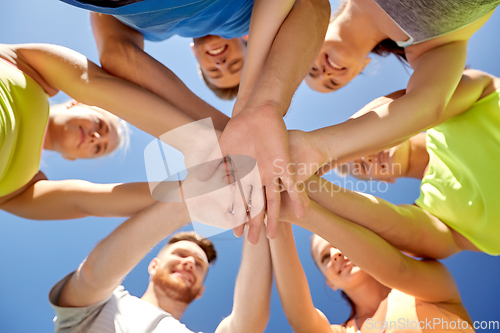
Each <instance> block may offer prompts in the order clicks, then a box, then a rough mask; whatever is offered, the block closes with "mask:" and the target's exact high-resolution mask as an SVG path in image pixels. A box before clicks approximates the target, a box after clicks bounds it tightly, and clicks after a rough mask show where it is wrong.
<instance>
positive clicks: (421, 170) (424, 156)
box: [406, 133, 429, 179]
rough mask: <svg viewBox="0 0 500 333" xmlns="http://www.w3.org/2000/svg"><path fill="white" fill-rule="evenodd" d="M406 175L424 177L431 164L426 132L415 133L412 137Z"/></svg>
mask: <svg viewBox="0 0 500 333" xmlns="http://www.w3.org/2000/svg"><path fill="white" fill-rule="evenodd" d="M408 160H409V161H408V171H407V173H406V177H410V178H417V179H422V178H424V174H425V172H426V171H427V166H428V165H429V153H428V152H427V148H426V145H425V133H420V134H418V135H415V136H414V137H412V138H411V139H410V152H409V157H408Z"/></svg>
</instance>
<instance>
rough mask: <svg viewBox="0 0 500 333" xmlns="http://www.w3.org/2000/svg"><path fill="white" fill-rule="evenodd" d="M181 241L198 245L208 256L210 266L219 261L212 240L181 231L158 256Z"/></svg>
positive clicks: (192, 232) (194, 233) (191, 232)
mask: <svg viewBox="0 0 500 333" xmlns="http://www.w3.org/2000/svg"><path fill="white" fill-rule="evenodd" d="M180 241H188V242H193V243H195V244H196V245H198V246H199V247H200V248H201V249H202V250H203V252H205V254H206V255H207V260H208V264H209V265H212V264H213V263H214V262H215V260H216V259H217V251H216V250H215V246H214V243H212V241H211V240H210V239H208V238H203V237H202V236H200V235H198V234H197V233H196V232H194V231H181V232H178V233H176V234H175V235H173V236H172V238H170V239H169V241H168V243H167V245H165V246H164V247H163V248H162V249H161V250H160V252H159V253H158V256H161V254H162V253H163V252H165V250H166V249H167V248H168V246H169V245H172V244H174V243H177V242H180Z"/></svg>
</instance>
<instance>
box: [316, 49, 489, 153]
mask: <svg viewBox="0 0 500 333" xmlns="http://www.w3.org/2000/svg"><path fill="white" fill-rule="evenodd" d="M466 49H467V43H466V42H454V43H450V44H446V45H443V46H440V47H437V48H435V49H432V50H430V51H427V52H426V53H424V54H421V55H419V57H418V59H416V60H414V61H412V62H411V64H412V67H413V69H414V73H413V74H412V76H411V78H410V81H409V83H408V87H407V89H406V94H404V95H403V96H402V97H400V98H398V99H395V100H393V101H391V102H390V103H387V104H384V105H381V106H379V107H378V108H376V109H372V110H369V111H368V110H367V111H368V112H366V113H364V114H363V115H361V116H358V117H355V118H351V119H349V120H348V121H346V122H344V123H341V124H338V125H335V126H331V127H330V128H329V129H328V130H327V129H324V130H322V131H321V135H322V136H323V139H324V140H325V142H328V144H327V147H325V148H326V150H327V155H328V158H329V160H330V161H331V160H334V159H337V162H346V161H347V160H349V159H352V158H356V157H361V156H364V155H366V153H367V152H370V151H373V149H377V150H379V151H380V150H382V149H385V148H390V147H392V146H394V145H395V144H397V143H398V142H401V141H402V140H406V139H408V138H410V137H411V136H413V135H416V134H418V133H419V132H421V131H424V130H426V129H427V128H430V127H433V126H435V125H436V124H438V123H440V122H442V121H444V120H445V119H448V118H447V117H446V116H445V113H446V111H445V110H446V109H447V108H448V106H449V104H450V100H451V99H452V96H453V95H454V94H455V95H456V93H455V91H456V89H457V86H458V84H459V82H460V79H461V76H462V72H463V69H464V67H465V58H466ZM466 95H467V94H466ZM469 96H470V97H471V98H470V99H469V100H470V101H472V103H473V102H475V101H477V99H478V97H479V95H475V96H474V92H472V93H469ZM458 98H463V97H462V96H460V97H458ZM470 105H471V103H469V104H468V106H470ZM464 106H465V105H464ZM467 108H468V107H467ZM467 108H462V110H466V109H467ZM318 132H319V131H318ZM316 134H319V133H316Z"/></svg>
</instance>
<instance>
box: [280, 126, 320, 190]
mask: <svg viewBox="0 0 500 333" xmlns="http://www.w3.org/2000/svg"><path fill="white" fill-rule="evenodd" d="M288 137H289V141H290V157H291V159H292V163H294V164H295V166H296V167H295V172H296V179H297V181H298V182H304V181H306V180H307V179H309V178H310V177H311V176H312V175H314V174H315V173H316V172H317V171H318V170H320V171H322V170H323V166H324V165H325V164H326V163H327V162H328V158H327V156H326V154H325V153H324V152H323V151H322V149H321V148H320V146H319V142H318V140H317V138H316V136H315V134H314V132H303V131H299V130H290V131H288Z"/></svg>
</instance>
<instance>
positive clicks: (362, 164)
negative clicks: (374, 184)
mask: <svg viewBox="0 0 500 333" xmlns="http://www.w3.org/2000/svg"><path fill="white" fill-rule="evenodd" d="M409 154H410V141H406V142H404V143H402V144H400V145H398V146H395V147H392V148H390V149H385V150H382V151H381V152H379V153H378V154H372V155H368V156H365V157H361V158H358V159H355V160H353V161H351V162H349V163H346V164H345V165H344V166H343V168H346V169H347V170H346V171H347V173H349V174H350V175H352V176H354V177H356V178H358V179H364V180H384V181H389V182H394V181H395V180H396V178H399V177H404V176H405V174H406V173H407V171H408V165H409V157H410V156H409Z"/></svg>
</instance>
